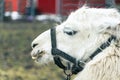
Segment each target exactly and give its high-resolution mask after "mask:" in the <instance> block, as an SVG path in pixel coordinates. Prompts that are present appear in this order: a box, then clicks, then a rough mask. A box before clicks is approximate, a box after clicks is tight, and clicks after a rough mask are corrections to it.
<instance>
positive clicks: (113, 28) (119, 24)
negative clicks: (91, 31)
mask: <svg viewBox="0 0 120 80" xmlns="http://www.w3.org/2000/svg"><path fill="white" fill-rule="evenodd" d="M99 28H100V29H99V32H100V33H108V34H114V33H116V32H118V31H120V21H119V20H116V19H113V20H108V21H105V22H103V23H102V24H101V25H100V27H99Z"/></svg>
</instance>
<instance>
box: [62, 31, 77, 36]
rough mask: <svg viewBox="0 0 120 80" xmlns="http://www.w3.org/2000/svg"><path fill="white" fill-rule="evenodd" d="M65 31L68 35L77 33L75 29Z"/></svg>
mask: <svg viewBox="0 0 120 80" xmlns="http://www.w3.org/2000/svg"><path fill="white" fill-rule="evenodd" d="M64 33H66V34H67V35H70V36H72V35H75V34H76V33H77V31H74V30H64Z"/></svg>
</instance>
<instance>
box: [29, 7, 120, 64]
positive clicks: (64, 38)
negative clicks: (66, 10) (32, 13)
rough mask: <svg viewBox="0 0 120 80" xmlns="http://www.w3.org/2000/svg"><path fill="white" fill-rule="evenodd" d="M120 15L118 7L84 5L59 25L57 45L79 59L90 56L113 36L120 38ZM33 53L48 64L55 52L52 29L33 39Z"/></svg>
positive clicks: (37, 59)
mask: <svg viewBox="0 0 120 80" xmlns="http://www.w3.org/2000/svg"><path fill="white" fill-rule="evenodd" d="M119 24H120V14H119V13H118V12H117V10H115V9H96V8H81V9H78V10H77V11H75V12H72V13H71V14H70V15H69V16H68V19H67V20H66V21H64V22H63V23H62V24H60V25H58V26H56V40H57V48H58V49H59V50H62V51H64V52H66V53H68V54H69V55H70V56H72V57H75V58H76V59H78V60H79V59H82V58H83V59H86V58H88V57H89V56H90V55H91V54H92V53H93V52H94V51H95V50H96V49H97V48H98V47H99V46H100V45H101V44H102V43H104V42H105V41H106V40H107V39H108V38H109V37H110V36H111V35H115V36H117V37H118V38H119V35H117V34H118V33H119V30H118V29H119V27H120V25H119ZM32 48H33V50H32V52H31V56H32V58H33V59H35V60H36V61H37V62H40V63H48V62H50V61H52V60H53V57H52V55H51V35H50V30H47V31H45V32H43V33H42V34H40V35H39V36H38V37H37V38H36V39H35V40H34V41H33V42H32Z"/></svg>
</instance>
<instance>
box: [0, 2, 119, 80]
mask: <svg viewBox="0 0 120 80" xmlns="http://www.w3.org/2000/svg"><path fill="white" fill-rule="evenodd" d="M85 3H86V4H87V5H88V6H90V7H97V8H101V7H107V8H111V7H115V8H117V9H118V10H120V0H0V80H65V75H64V73H63V71H62V70H61V69H59V68H58V67H57V66H56V65H54V63H49V64H48V65H42V66H41V65H39V64H36V63H35V62H34V61H33V60H32V58H31V56H30V52H31V50H32V49H31V42H32V41H33V39H35V38H36V37H37V36H38V35H39V34H40V33H42V32H44V31H45V30H47V29H49V28H51V27H53V26H55V25H56V24H59V23H61V22H63V21H64V20H65V19H66V18H67V16H68V15H69V14H70V12H71V11H74V10H76V9H78V8H80V7H82V6H83V5H84V4H85ZM73 77H74V76H73Z"/></svg>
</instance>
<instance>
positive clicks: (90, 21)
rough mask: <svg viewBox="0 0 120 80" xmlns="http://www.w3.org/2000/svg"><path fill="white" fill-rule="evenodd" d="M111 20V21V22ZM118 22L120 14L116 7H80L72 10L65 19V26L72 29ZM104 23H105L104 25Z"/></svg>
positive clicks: (112, 24)
mask: <svg viewBox="0 0 120 80" xmlns="http://www.w3.org/2000/svg"><path fill="white" fill-rule="evenodd" d="M111 21H112V23H111ZM119 22H120V15H119V13H118V11H117V10H116V9H103V8H101V9H96V8H82V9H78V10H77V11H75V12H72V13H71V14H70V15H69V17H68V19H67V20H66V24H65V27H66V26H67V27H72V28H73V29H75V28H77V29H80V30H82V29H95V28H97V29H99V28H98V27H101V25H102V26H103V27H104V26H110V25H111V26H114V25H115V24H117V23H119ZM104 24H105V25H104Z"/></svg>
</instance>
